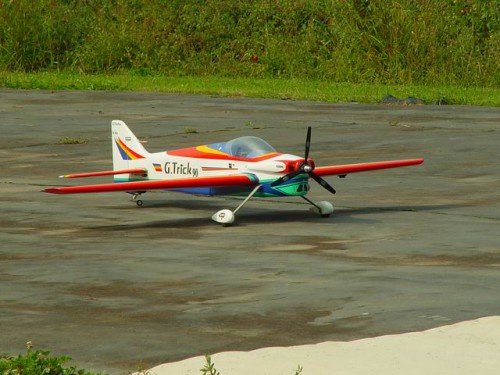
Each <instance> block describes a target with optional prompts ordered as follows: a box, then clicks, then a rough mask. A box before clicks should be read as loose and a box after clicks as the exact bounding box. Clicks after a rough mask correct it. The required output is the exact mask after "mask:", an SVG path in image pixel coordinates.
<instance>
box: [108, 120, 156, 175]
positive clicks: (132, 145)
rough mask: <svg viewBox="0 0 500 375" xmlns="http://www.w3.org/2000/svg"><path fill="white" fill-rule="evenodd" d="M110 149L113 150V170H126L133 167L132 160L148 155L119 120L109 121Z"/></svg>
mask: <svg viewBox="0 0 500 375" xmlns="http://www.w3.org/2000/svg"><path fill="white" fill-rule="evenodd" d="M111 142H112V145H111V147H112V148H113V170H121V169H128V168H132V167H133V166H134V162H133V161H134V160H138V159H144V158H146V157H147V156H148V155H149V153H148V152H147V151H146V149H145V148H144V146H143V145H142V144H141V142H139V140H138V139H137V137H136V136H135V135H134V133H132V131H131V130H130V129H129V128H128V126H127V125H126V124H125V123H124V122H123V121H120V120H113V121H111Z"/></svg>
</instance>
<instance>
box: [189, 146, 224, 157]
mask: <svg viewBox="0 0 500 375" xmlns="http://www.w3.org/2000/svg"><path fill="white" fill-rule="evenodd" d="M196 150H197V151H200V152H205V153H207V154H215V155H225V156H230V155H228V154H226V153H225V152H222V151H219V150H214V149H213V148H210V147H207V146H198V147H196Z"/></svg>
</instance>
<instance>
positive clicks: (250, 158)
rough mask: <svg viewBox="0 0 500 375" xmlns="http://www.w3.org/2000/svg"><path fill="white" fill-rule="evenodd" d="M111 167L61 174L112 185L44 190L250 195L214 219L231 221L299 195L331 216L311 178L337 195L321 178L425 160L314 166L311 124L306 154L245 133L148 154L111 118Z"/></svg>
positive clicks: (136, 196) (121, 124)
mask: <svg viewBox="0 0 500 375" xmlns="http://www.w3.org/2000/svg"><path fill="white" fill-rule="evenodd" d="M111 138H112V140H111V143H112V148H113V170H112V171H102V172H91V173H79V174H69V175H64V176H60V177H62V178H79V177H95V176H106V175H113V176H114V182H113V183H110V184H98V185H84V186H70V187H54V188H48V189H45V190H43V191H44V192H46V193H53V194H78V193H99V192H110V191H124V192H127V193H130V194H132V197H133V199H134V200H135V201H136V204H137V205H138V206H142V204H143V202H142V200H140V199H138V198H139V196H140V195H141V194H143V193H145V192H147V191H150V190H167V191H177V192H183V193H190V194H201V195H225V196H228V195H233V196H234V195H237V196H244V197H246V198H245V199H244V200H243V201H242V202H241V204H240V205H239V206H238V207H236V209H234V210H232V211H231V210H228V209H224V210H221V211H218V212H216V213H215V214H214V215H213V216H212V219H213V220H214V221H216V222H217V223H220V224H223V225H229V224H231V223H233V222H234V215H235V213H236V212H237V211H238V210H239V209H240V208H241V207H243V205H244V204H245V203H246V202H247V201H248V200H249V199H250V198H251V197H253V196H259V197H283V196H299V197H301V198H303V199H304V200H306V201H307V202H308V203H310V204H311V205H312V208H311V209H312V210H313V211H315V212H317V213H319V214H320V215H321V216H325V217H328V216H329V215H330V214H331V213H332V212H333V206H332V204H331V203H330V202H327V201H321V202H312V201H311V200H309V199H308V198H307V197H306V194H307V193H308V192H309V179H310V178H312V179H313V180H315V181H316V182H318V183H319V184H320V185H321V186H322V187H323V188H325V189H326V190H328V191H329V192H331V193H333V194H335V189H334V188H333V187H332V186H331V185H330V184H329V183H328V182H326V181H325V180H324V179H323V178H322V176H330V175H335V176H339V177H345V176H346V175H347V174H349V173H355V172H365V171H371V170H376V169H386V168H396V167H405V166H410V165H417V164H421V163H423V161H424V159H406V160H393V161H379V162H371V163H359V164H345V165H335V166H325V167H316V165H315V164H314V161H313V160H312V159H309V149H310V145H311V127H309V128H308V129H307V136H306V145H305V155H304V157H300V156H295V155H290V154H282V153H279V152H277V151H276V150H275V149H274V148H273V147H272V146H271V145H269V144H268V143H267V142H266V141H264V140H263V139H260V138H257V137H252V136H246V137H240V138H236V139H232V140H230V141H227V142H219V143H211V144H208V145H202V146H196V147H190V148H184V149H179V150H173V151H166V152H165V151H164V152H155V153H149V152H148V151H146V149H145V148H144V147H143V146H142V144H141V143H140V142H139V140H138V139H137V137H136V136H135V135H134V134H133V133H132V131H131V130H130V129H129V128H128V127H127V125H126V124H125V123H124V122H123V121H119V120H114V121H112V122H111Z"/></svg>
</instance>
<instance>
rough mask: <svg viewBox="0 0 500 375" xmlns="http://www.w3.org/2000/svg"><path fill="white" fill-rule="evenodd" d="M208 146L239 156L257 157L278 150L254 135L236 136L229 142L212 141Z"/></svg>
mask: <svg viewBox="0 0 500 375" xmlns="http://www.w3.org/2000/svg"><path fill="white" fill-rule="evenodd" d="M207 147H210V148H211V149H213V150H217V151H220V152H224V153H226V154H228V155H231V156H235V157H239V158H256V157H259V156H262V155H266V154H269V153H274V152H276V150H275V149H274V147H273V146H271V145H270V144H269V143H267V142H266V141H264V140H263V139H261V138H258V137H252V136H246V137H240V138H235V139H233V140H230V141H227V142H219V143H212V144H209V145H207Z"/></svg>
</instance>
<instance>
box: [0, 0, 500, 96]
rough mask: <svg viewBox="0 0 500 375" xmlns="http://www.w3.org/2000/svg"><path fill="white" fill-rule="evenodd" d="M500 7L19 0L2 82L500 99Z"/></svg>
mask: <svg viewBox="0 0 500 375" xmlns="http://www.w3.org/2000/svg"><path fill="white" fill-rule="evenodd" d="M499 61H500V7H499V6H498V0H453V1H441V0H426V1H414V0H389V1H386V0H345V1H344V0H343V1H340V0H272V1H271V0H255V1H229V2H228V1H227V0H210V1H179V0H172V1H160V0H151V1H139V0H134V1H128V0H114V1H108V0H93V1H85V2H79V1H62V0H59V1H58V0H39V1H36V2H33V1H30V0H16V1H8V2H3V3H1V5H0V86H2V87H12V88H31V89H52V90H53V89H84V90H89V89H90V90H141V91H161V92H186V93H204V94H217V95H238V96H255V97H263V98H283V99H303V100H319V101H328V102H352V101H358V102H368V103H374V102H380V100H381V99H382V97H383V96H384V95H385V94H389V93H390V94H392V95H394V96H397V97H401V98H404V97H408V96H415V97H419V98H421V99H423V100H424V102H425V103H433V102H434V101H437V100H443V99H444V101H446V102H447V103H449V104H468V105H492V106H498V105H499V103H500V99H499V97H500V95H499V89H500V69H499Z"/></svg>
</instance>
